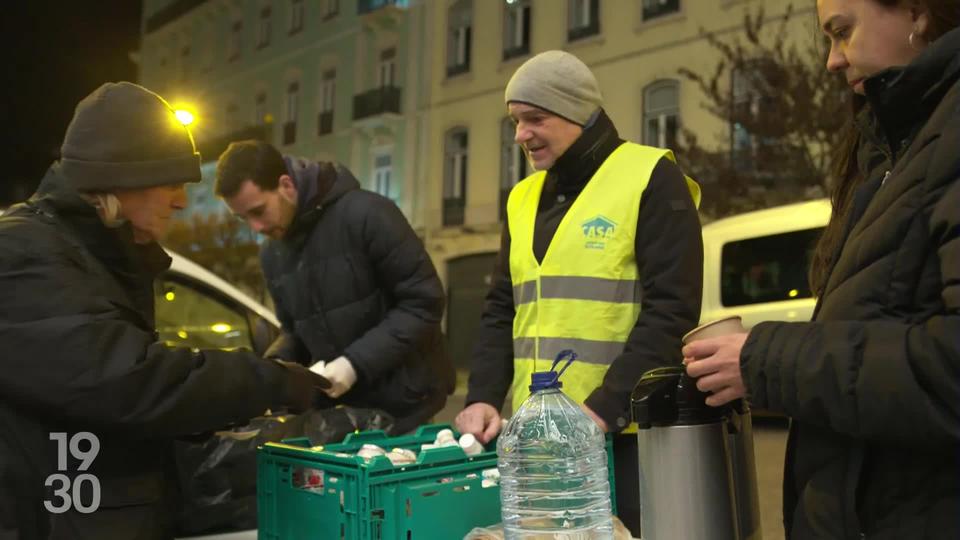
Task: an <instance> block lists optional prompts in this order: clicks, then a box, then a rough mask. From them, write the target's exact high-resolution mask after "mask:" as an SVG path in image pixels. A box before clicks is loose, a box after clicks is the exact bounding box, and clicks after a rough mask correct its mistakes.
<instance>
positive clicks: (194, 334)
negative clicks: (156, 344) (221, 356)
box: [154, 274, 252, 349]
mask: <svg viewBox="0 0 960 540" xmlns="http://www.w3.org/2000/svg"><path fill="white" fill-rule="evenodd" d="M154 292H155V305H156V307H155V313H156V318H157V320H156V328H157V333H158V334H159V335H160V341H161V342H162V343H166V344H167V345H170V346H180V347H191V348H197V349H236V348H239V347H245V348H252V339H251V335H250V325H249V324H248V322H247V318H246V314H245V313H246V310H245V309H244V308H243V307H241V306H236V305H233V302H231V301H229V300H228V299H225V298H222V297H221V295H219V294H218V293H217V292H216V291H214V290H212V289H210V288H208V287H206V286H204V285H202V284H200V283H193V282H192V280H190V279H189V278H185V277H180V276H174V275H172V274H167V275H166V276H164V277H163V279H158V280H157V281H156V285H155V289H154Z"/></svg>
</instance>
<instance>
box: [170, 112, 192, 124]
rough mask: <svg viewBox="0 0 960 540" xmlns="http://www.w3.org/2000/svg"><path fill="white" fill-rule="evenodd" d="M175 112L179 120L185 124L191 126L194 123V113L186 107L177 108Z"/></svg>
mask: <svg viewBox="0 0 960 540" xmlns="http://www.w3.org/2000/svg"><path fill="white" fill-rule="evenodd" d="M173 114H174V115H175V116H176V117H177V120H178V121H179V122H180V123H181V124H183V125H185V126H189V125H190V124H192V123H193V120H194V117H193V113H192V112H190V111H188V110H186V109H177V110H175V111H173Z"/></svg>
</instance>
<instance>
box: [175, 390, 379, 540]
mask: <svg viewBox="0 0 960 540" xmlns="http://www.w3.org/2000/svg"><path fill="white" fill-rule="evenodd" d="M392 427H393V418H392V417H391V416H390V415H388V414H387V413H385V412H383V411H381V410H378V409H355V408H352V407H337V408H332V409H322V410H311V411H308V412H306V413H304V414H301V415H285V416H264V417H259V418H254V419H253V420H251V421H250V423H248V424H246V425H244V426H238V427H234V428H232V429H230V430H229V431H219V432H217V433H215V434H213V435H212V436H210V437H208V438H206V439H204V440H200V441H193V442H188V441H177V443H176V445H175V455H176V465H177V473H178V476H179V479H180V491H181V494H180V495H181V507H180V511H179V512H178V515H177V534H178V536H189V535H199V534H213V533H223V532H230V531H242V530H249V529H255V528H257V484H256V482H257V447H258V446H261V445H263V444H264V443H267V442H279V441H281V440H283V439H289V438H293V437H307V438H309V439H310V444H311V445H314V446H315V445H321V444H329V443H337V442H341V441H342V440H343V439H344V437H346V436H347V434H349V433H353V432H354V431H357V430H359V431H367V430H371V429H381V430H383V431H390V429H391V428H392Z"/></svg>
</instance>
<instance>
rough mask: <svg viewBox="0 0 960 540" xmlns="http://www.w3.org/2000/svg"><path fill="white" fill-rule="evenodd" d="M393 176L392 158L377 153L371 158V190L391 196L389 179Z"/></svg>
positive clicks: (388, 155)
mask: <svg viewBox="0 0 960 540" xmlns="http://www.w3.org/2000/svg"><path fill="white" fill-rule="evenodd" d="M392 176H393V158H392V157H391V156H390V154H379V155H377V156H375V157H374V158H373V190H374V191H376V192H377V193H379V194H380V195H383V196H384V197H387V198H392V197H391V192H390V179H391V177H392Z"/></svg>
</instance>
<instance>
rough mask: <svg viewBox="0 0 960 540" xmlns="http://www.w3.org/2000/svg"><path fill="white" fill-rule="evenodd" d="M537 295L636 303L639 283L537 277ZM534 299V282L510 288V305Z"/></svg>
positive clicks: (582, 278) (535, 287)
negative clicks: (538, 287)
mask: <svg viewBox="0 0 960 540" xmlns="http://www.w3.org/2000/svg"><path fill="white" fill-rule="evenodd" d="M540 298H569V299H572V300H577V299H579V300H595V299H598V298H603V299H606V300H605V301H608V302H617V303H621V304H623V303H626V304H631V303H632V304H639V303H640V282H639V281H637V280H635V279H607V278H595V277H579V276H544V277H542V278H540ZM536 299H537V282H536V281H535V280H531V281H525V282H523V283H521V284H519V285H516V286H515V287H514V288H513V304H514V306H519V305H521V304H526V303H528V302H533V301H535V300H536Z"/></svg>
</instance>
